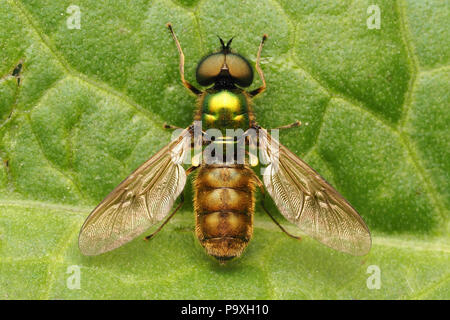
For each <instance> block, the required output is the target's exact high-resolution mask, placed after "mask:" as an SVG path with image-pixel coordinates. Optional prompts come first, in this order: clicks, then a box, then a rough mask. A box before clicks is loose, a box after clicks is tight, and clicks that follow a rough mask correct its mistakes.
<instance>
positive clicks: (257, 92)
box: [249, 34, 268, 98]
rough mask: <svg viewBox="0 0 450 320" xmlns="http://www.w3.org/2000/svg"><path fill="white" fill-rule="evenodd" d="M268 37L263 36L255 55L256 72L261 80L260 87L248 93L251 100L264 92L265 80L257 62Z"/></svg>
mask: <svg viewBox="0 0 450 320" xmlns="http://www.w3.org/2000/svg"><path fill="white" fill-rule="evenodd" d="M267 38H268V36H267V34H265V35H263V37H262V40H261V43H260V44H259V49H258V53H257V55H256V66H255V67H256V71H257V72H258V74H259V77H260V78H261V81H262V86H261V87H259V88H258V89H255V90H253V91H250V92H249V94H250V96H251V97H252V98H253V97H255V96H257V95H258V94H260V93H261V92H263V91H264V90H266V79H265V78H264V73H263V71H262V69H261V67H260V65H259V61H260V60H261V51H262V48H263V45H264V42H265V41H266V40H267Z"/></svg>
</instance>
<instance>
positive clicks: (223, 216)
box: [194, 165, 255, 261]
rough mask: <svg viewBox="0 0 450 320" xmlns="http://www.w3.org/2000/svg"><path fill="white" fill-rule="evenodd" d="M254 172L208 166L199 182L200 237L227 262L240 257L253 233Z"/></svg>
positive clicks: (210, 251)
mask: <svg viewBox="0 0 450 320" xmlns="http://www.w3.org/2000/svg"><path fill="white" fill-rule="evenodd" d="M253 179H254V178H253V172H251V169H249V168H248V167H246V166H244V165H230V166H218V165H206V166H202V167H200V170H199V172H198V175H197V177H196V179H195V188H194V189H195V195H194V207H195V214H196V228H195V230H196V235H197V237H198V239H199V241H200V243H201V245H202V246H203V247H204V248H205V249H206V252H207V253H208V254H210V255H212V256H214V257H215V258H217V259H219V260H221V261H224V260H229V259H232V258H234V257H236V256H239V255H240V254H241V253H242V251H243V250H244V249H245V247H246V246H247V244H248V242H249V241H250V239H251V237H252V233H253V210H254V189H255V187H254V181H253Z"/></svg>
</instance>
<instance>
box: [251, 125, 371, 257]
mask: <svg viewBox="0 0 450 320" xmlns="http://www.w3.org/2000/svg"><path fill="white" fill-rule="evenodd" d="M259 135H260V140H259V141H260V148H261V150H262V152H263V159H262V161H263V163H268V164H269V165H268V166H267V167H266V168H265V171H264V174H263V178H264V179H263V180H264V185H265V186H266V188H267V191H268V192H269V194H270V195H271V197H272V198H273V200H274V201H275V204H276V205H277V207H278V209H279V210H280V212H281V213H282V214H283V215H284V216H285V217H286V219H288V220H289V221H290V222H292V223H294V224H295V225H297V226H298V227H299V228H300V229H301V230H302V231H304V232H305V233H306V234H308V235H310V236H311V237H313V238H314V239H316V240H318V241H320V242H322V243H323V244H325V245H327V246H329V247H331V248H333V249H336V250H339V251H343V252H346V253H349V254H352V255H364V254H366V253H368V252H369V250H370V247H371V243H372V241H371V237H370V232H369V229H368V228H367V226H366V224H365V223H364V221H363V220H362V218H361V217H360V216H359V214H358V213H357V212H356V210H355V209H353V208H352V206H351V205H350V204H349V203H348V202H347V201H346V200H345V199H344V198H343V197H342V196H341V195H340V194H339V193H338V192H337V191H336V190H335V189H334V188H333V187H332V186H331V185H329V184H328V183H327V182H326V181H325V180H324V179H323V178H322V177H321V176H320V175H319V174H318V173H317V172H316V171H314V169H312V168H311V167H310V166H308V165H307V164H306V163H305V162H304V161H303V160H301V159H300V158H298V157H297V156H296V155H295V154H293V153H292V152H291V151H289V150H288V149H287V148H286V147H284V146H283V145H282V144H281V143H279V142H278V141H277V140H276V139H274V138H272V137H271V136H270V135H269V134H268V133H267V131H266V130H265V129H260V131H259Z"/></svg>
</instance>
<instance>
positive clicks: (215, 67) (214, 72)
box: [196, 52, 225, 86]
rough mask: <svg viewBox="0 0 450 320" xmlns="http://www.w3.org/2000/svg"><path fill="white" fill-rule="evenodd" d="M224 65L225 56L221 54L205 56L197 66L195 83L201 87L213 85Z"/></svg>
mask: <svg viewBox="0 0 450 320" xmlns="http://www.w3.org/2000/svg"><path fill="white" fill-rule="evenodd" d="M224 64H225V54H224V53H222V52H219V53H213V54H211V55H209V56H206V57H205V58H204V59H203V60H202V61H200V63H199V64H198V66H197V72H196V77H197V82H198V83H199V84H200V85H202V86H209V85H211V84H213V83H214V81H215V80H216V78H217V76H218V75H219V73H220V71H221V70H222V67H223V66H224Z"/></svg>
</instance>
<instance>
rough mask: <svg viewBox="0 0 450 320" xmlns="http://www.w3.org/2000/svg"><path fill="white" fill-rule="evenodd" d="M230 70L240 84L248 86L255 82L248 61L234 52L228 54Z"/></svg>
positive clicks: (227, 61) (227, 60) (227, 59)
mask: <svg viewBox="0 0 450 320" xmlns="http://www.w3.org/2000/svg"><path fill="white" fill-rule="evenodd" d="M226 63H227V66H228V72H229V73H230V75H231V77H232V78H233V80H234V81H235V82H236V84H237V85H238V86H241V87H248V86H249V85H251V84H252V82H253V70H252V67H251V66H250V64H249V63H248V61H247V60H246V59H245V58H243V57H242V56H240V55H238V54H234V53H229V54H227V55H226Z"/></svg>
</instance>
